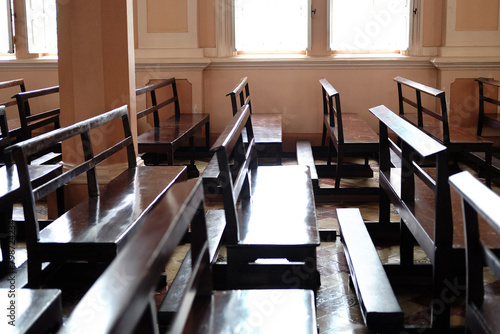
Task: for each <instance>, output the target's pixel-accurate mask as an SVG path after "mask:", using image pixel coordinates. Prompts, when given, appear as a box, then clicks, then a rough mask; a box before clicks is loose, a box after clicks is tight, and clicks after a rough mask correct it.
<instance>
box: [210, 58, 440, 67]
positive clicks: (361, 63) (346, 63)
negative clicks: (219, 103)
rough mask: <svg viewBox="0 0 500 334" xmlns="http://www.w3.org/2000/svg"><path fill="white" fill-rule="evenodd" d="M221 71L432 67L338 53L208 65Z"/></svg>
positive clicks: (227, 60)
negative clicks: (237, 69)
mask: <svg viewBox="0 0 500 334" xmlns="http://www.w3.org/2000/svg"><path fill="white" fill-rule="evenodd" d="M208 67H209V68H211V69H217V68H235V67H238V68H337V67H338V68H370V67H377V68H381V67H382V68H383V67H391V68H394V67H404V68H408V67H410V68H430V67H433V65H432V64H431V63H430V57H414V56H402V55H399V54H336V55H330V56H324V57H321V56H306V55H240V56H235V57H230V58H214V59H212V62H211V63H210V65H209V66H208Z"/></svg>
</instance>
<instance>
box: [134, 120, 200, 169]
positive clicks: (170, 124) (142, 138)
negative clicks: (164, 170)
mask: <svg viewBox="0 0 500 334" xmlns="http://www.w3.org/2000/svg"><path fill="white" fill-rule="evenodd" d="M208 121H209V115H208V114H181V115H180V116H179V117H175V116H173V117H171V118H168V119H167V120H165V121H163V122H161V123H160V127H159V128H152V129H150V130H148V131H147V132H145V133H143V134H141V135H139V136H138V138H137V143H138V145H139V153H156V154H165V153H167V154H168V156H169V157H170V156H171V157H173V152H174V151H175V150H176V149H177V148H179V147H180V146H181V145H182V144H184V143H185V141H186V140H188V139H189V138H191V137H193V136H194V133H195V132H197V131H198V130H199V129H201V127H202V126H204V125H205V124H206V123H207V122H208ZM165 147H167V150H168V151H167V152H165ZM169 164H173V161H172V162H170V163H169Z"/></svg>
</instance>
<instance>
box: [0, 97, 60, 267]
mask: <svg viewBox="0 0 500 334" xmlns="http://www.w3.org/2000/svg"><path fill="white" fill-rule="evenodd" d="M0 128H1V130H2V137H0V146H2V145H3V146H9V145H10V136H9V132H8V130H7V117H6V115H5V106H0ZM4 134H5V136H4ZM4 162H5V165H4V166H1V167H0V248H1V251H2V262H0V276H2V275H4V274H5V273H7V272H8V271H9V270H13V269H15V264H14V263H13V261H11V257H10V247H11V246H12V245H13V244H14V243H15V240H16V237H17V236H20V235H22V233H20V232H21V231H19V229H20V228H23V225H22V224H19V222H14V221H12V206H13V203H14V202H15V201H19V200H20V190H19V177H18V174H17V167H16V165H13V164H12V159H11V156H10V154H5V156H4ZM28 168H29V170H30V177H31V179H30V180H31V182H32V183H33V185H34V186H35V187H37V186H38V185H40V184H41V183H43V182H45V180H47V179H49V178H53V177H55V176H57V175H60V174H61V172H62V166H61V165H36V164H30V166H29V167H28ZM57 196H58V197H57V201H58V210H59V213H62V212H63V210H64V198H63V196H64V194H63V193H62V191H59V192H58V193H57ZM44 226H45V225H44Z"/></svg>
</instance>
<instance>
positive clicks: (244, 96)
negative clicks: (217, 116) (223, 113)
mask: <svg viewBox="0 0 500 334" xmlns="http://www.w3.org/2000/svg"><path fill="white" fill-rule="evenodd" d="M226 96H230V97H231V106H232V108H233V116H234V115H235V114H236V113H237V112H238V111H239V110H240V108H241V107H242V106H243V105H245V104H248V105H249V107H250V113H252V128H253V133H254V137H255V145H256V148H257V152H258V153H260V156H261V157H262V156H264V154H265V153H268V152H269V151H270V152H271V153H273V154H275V156H276V164H278V165H281V156H282V150H283V148H282V145H283V142H282V132H283V130H282V116H281V114H275V113H254V112H253V110H252V101H251V99H250V87H249V84H248V78H247V77H244V78H243V79H241V81H240V83H239V84H238V85H237V86H236V87H235V88H234V89H233V90H232V91H231V92H230V93H228V94H227V95H226Z"/></svg>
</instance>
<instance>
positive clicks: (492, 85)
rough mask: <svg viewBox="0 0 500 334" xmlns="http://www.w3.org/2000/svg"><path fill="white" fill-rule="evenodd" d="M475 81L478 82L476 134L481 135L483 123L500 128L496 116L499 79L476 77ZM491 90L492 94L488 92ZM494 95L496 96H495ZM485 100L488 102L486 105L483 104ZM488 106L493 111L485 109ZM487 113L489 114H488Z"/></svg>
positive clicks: (499, 100)
mask: <svg viewBox="0 0 500 334" xmlns="http://www.w3.org/2000/svg"><path fill="white" fill-rule="evenodd" d="M476 81H477V82H478V84H479V118H478V122H477V135H478V136H481V135H482V133H483V127H484V126H485V125H486V126H490V127H492V128H494V129H497V130H500V120H499V119H498V118H497V114H498V107H499V106H500V99H499V97H498V92H499V88H500V81H498V80H495V79H490V78H477V79H476ZM491 92H493V94H490V93H491ZM494 96H496V98H495V97H494ZM485 102H486V103H488V105H485ZM488 107H491V109H492V110H493V111H490V112H488V111H486V110H487V109H488ZM488 114H490V116H489V115H488ZM491 114H492V115H491Z"/></svg>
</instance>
